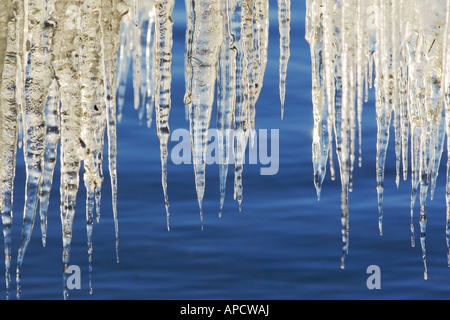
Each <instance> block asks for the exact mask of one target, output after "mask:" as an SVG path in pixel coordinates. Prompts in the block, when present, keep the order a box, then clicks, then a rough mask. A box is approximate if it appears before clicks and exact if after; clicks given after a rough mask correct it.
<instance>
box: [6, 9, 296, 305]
mask: <svg viewBox="0 0 450 320" xmlns="http://www.w3.org/2000/svg"><path fill="white" fill-rule="evenodd" d="M173 6H174V0H127V1H125V0H33V1H32V0H4V1H1V2H0V30H1V31H2V32H0V128H1V130H0V151H1V153H0V162H1V168H2V170H0V209H1V217H2V224H3V235H4V251H5V282H6V291H7V298H9V293H10V284H11V277H10V266H11V256H12V255H11V230H12V216H13V213H12V207H13V203H12V199H13V181H14V176H15V167H16V153H17V147H21V148H23V154H24V160H25V166H26V190H25V205H24V211H23V226H22V237H21V240H20V246H19V251H18V255H17V271H16V284H17V297H20V293H21V274H22V265H23V261H24V256H25V252H26V249H27V246H28V244H29V241H30V239H31V233H32V231H33V227H34V223H35V216H36V212H37V211H38V210H39V217H40V226H41V233H42V244H43V245H44V246H45V245H46V241H47V211H48V208H49V201H50V191H51V187H52V182H53V173H54V170H55V164H56V159H57V157H58V149H59V158H60V169H59V170H60V177H61V178H60V216H61V224H62V240H63V255H62V260H63V277H64V285H65V286H66V279H67V275H66V272H65V271H66V269H67V267H68V265H69V259H70V246H71V240H72V225H73V219H74V215H75V211H76V198H77V193H78V187H79V183H80V178H82V181H83V183H84V185H85V187H86V221H87V227H86V229H87V247H88V249H87V252H88V263H89V285H90V291H91V292H92V281H91V273H92V266H93V264H92V262H93V243H92V233H93V226H94V222H95V221H97V222H98V221H99V219H100V200H101V187H102V183H103V168H102V162H103V157H104V155H103V146H104V136H105V134H106V136H107V140H108V141H107V144H108V148H107V150H108V155H107V158H108V170H109V175H110V183H111V189H112V210H113V217H114V225H115V238H116V242H115V245H116V255H117V261H118V260H119V256H118V243H119V236H118V217H117V168H116V154H117V149H116V119H117V120H118V121H120V119H121V117H122V109H123V106H124V102H125V88H126V84H127V75H128V72H129V70H131V69H132V75H133V88H134V107H135V109H137V110H138V113H139V120H140V121H143V119H144V116H145V115H146V122H147V125H148V126H150V125H151V122H152V116H153V108H154V109H155V112H154V113H155V118H156V121H155V122H156V127H157V133H158V137H159V139H160V152H161V168H162V176H161V179H162V186H163V195H164V203H165V207H166V216H167V228H169V215H170V214H169V201H168V189H167V160H168V154H169V152H168V139H169V135H170V130H169V113H170V109H171V64H172V52H171V51H172V42H173V37H172V27H173V21H172V10H173ZM278 6H279V21H280V50H281V51H280V99H281V105H282V110H283V107H284V96H285V84H286V72H287V63H288V59H289V30H290V28H289V23H290V1H289V0H279V1H278ZM186 10H187V16H188V19H187V20H188V21H187V32H186V70H185V75H186V79H185V80H186V94H185V99H184V103H185V105H186V110H187V115H188V118H189V124H190V130H191V139H192V148H193V158H194V172H195V186H196V190H197V196H198V203H199V207H200V214H201V217H202V214H203V213H202V199H203V194H204V190H205V152H206V143H207V141H208V136H207V134H208V131H207V130H208V128H209V123H210V119H211V116H212V107H213V102H214V100H215V97H216V96H217V105H218V110H217V129H218V131H219V146H220V150H221V151H220V154H219V157H220V166H219V167H220V190H219V191H220V209H219V214H221V212H222V208H223V205H224V199H225V186H226V177H227V171H228V160H229V159H230V157H231V156H233V157H234V161H235V163H236V165H235V179H234V197H235V199H237V201H238V202H239V207H240V205H241V202H242V199H243V182H242V174H243V159H244V155H245V149H246V146H247V139H248V135H249V132H251V131H252V130H254V129H255V115H256V111H255V110H256V109H255V106H256V102H257V100H258V97H259V94H260V92H261V88H262V85H263V78H264V72H265V68H266V64H267V48H268V35H269V29H268V28H269V3H268V0H200V1H189V0H186ZM215 87H217V90H216V89H215ZM116 97H117V98H116ZM116 105H117V113H116ZM282 112H283V111H282ZM229 129H234V136H233V138H232V139H233V141H231V143H233V146H234V150H233V154H231V155H230V154H228V150H229V149H228V148H227V144H228V143H230V141H228V140H227V139H228V138H227V135H226V132H227V130H229ZM81 168H83V173H82V176H81V177H80V175H79V171H80V169H81ZM202 225H203V224H202ZM63 293H64V298H67V297H68V289H67V287H64V291H63Z"/></svg>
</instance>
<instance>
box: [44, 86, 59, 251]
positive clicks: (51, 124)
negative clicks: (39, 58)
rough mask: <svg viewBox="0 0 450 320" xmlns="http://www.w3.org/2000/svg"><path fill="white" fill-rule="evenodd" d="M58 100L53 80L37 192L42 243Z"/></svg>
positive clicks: (53, 156)
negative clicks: (39, 184)
mask: <svg viewBox="0 0 450 320" xmlns="http://www.w3.org/2000/svg"><path fill="white" fill-rule="evenodd" d="M59 106H60V100H59V92H58V85H57V82H56V80H53V82H52V85H51V87H50V91H49V95H48V99H47V105H46V111H45V123H46V124H47V132H46V135H45V150H44V168H43V173H42V187H41V192H40V194H39V213H40V218H41V233H42V245H43V246H44V247H45V244H46V242H47V211H48V205H49V200H50V191H51V187H52V181H53V171H54V169H55V164H56V156H57V147H58V142H59V138H60V135H59V119H60V114H59V112H60V109H59Z"/></svg>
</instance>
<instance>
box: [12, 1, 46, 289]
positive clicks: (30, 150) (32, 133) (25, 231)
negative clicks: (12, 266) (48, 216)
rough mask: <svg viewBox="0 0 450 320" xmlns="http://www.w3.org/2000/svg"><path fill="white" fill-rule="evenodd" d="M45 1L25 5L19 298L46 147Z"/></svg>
mask: <svg viewBox="0 0 450 320" xmlns="http://www.w3.org/2000/svg"><path fill="white" fill-rule="evenodd" d="M45 6H46V2H45V0H41V1H32V2H31V1H29V0H25V1H24V25H25V27H24V32H25V33H24V47H23V50H24V61H25V68H26V69H25V87H24V93H25V105H24V106H23V108H22V116H23V122H24V158H25V164H26V169H27V179H26V189H25V195H26V196H25V199H26V202H25V206H24V213H23V227H22V237H21V240H20V247H19V252H18V256H17V296H18V297H19V296H20V275H21V268H22V263H23V257H24V254H25V251H26V248H27V246H28V244H29V241H30V238H31V232H32V230H33V226H34V220H35V216H36V209H37V203H38V201H37V200H38V197H39V192H40V186H41V181H42V166H43V156H44V143H45V131H46V125H45V119H44V116H43V115H44V108H45V101H46V98H47V93H48V90H49V87H50V84H51V80H52V74H51V68H50V58H51V56H50V52H49V51H48V50H45V49H44V43H43V42H42V40H43V39H42V37H41V36H40V35H41V34H43V32H44V30H43V28H44V19H45V11H46V10H45V9H46V8H45Z"/></svg>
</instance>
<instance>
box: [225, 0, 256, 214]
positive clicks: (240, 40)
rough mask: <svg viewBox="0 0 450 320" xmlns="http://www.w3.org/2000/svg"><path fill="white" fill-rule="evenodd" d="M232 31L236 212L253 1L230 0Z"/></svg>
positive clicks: (244, 141)
mask: <svg viewBox="0 0 450 320" xmlns="http://www.w3.org/2000/svg"><path fill="white" fill-rule="evenodd" d="M231 3H232V4H231V6H230V8H231V32H232V34H233V37H234V39H235V46H236V103H235V111H234V142H233V143H234V199H235V200H237V202H238V205H239V211H241V208H242V200H243V181H242V180H243V170H244V160H245V159H244V157H245V150H246V148H247V141H248V131H247V130H248V126H249V124H248V111H249V101H250V99H249V95H250V92H249V77H248V60H247V59H248V55H247V53H248V48H249V46H250V45H251V42H252V40H251V39H250V38H252V36H253V32H252V25H253V14H252V10H253V4H252V1H249V0H242V1H241V0H233V1H232V2H231Z"/></svg>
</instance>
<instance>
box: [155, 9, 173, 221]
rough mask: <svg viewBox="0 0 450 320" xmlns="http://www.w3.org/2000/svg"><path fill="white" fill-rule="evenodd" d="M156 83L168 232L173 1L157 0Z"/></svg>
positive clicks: (158, 130)
mask: <svg viewBox="0 0 450 320" xmlns="http://www.w3.org/2000/svg"><path fill="white" fill-rule="evenodd" d="M155 6H156V7H155V9H156V32H155V37H156V55H155V63H156V84H155V90H156V94H155V109H156V128H157V132H158V137H159V141H160V150H161V172H162V174H161V180H162V187H163V194H164V204H165V207H166V218H167V230H170V224H169V217H170V213H169V196H168V194H167V158H168V156H169V151H168V146H167V145H168V141H169V136H170V129H169V114H170V107H171V99H170V93H171V90H170V86H171V82H172V75H171V67H172V44H173V30H172V29H173V20H172V11H173V6H174V0H156V3H155Z"/></svg>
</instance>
